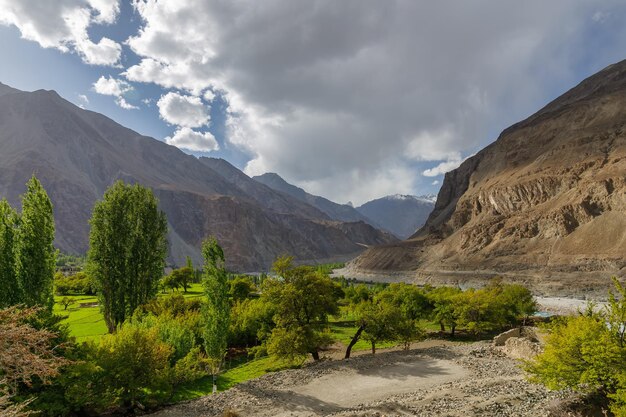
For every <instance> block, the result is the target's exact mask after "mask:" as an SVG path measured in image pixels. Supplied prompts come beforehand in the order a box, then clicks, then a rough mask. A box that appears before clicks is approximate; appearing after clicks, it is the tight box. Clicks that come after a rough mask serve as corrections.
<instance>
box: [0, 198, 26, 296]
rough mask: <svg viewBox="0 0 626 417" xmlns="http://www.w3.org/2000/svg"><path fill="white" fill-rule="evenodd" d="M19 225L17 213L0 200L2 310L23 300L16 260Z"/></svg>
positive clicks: (3, 200) (0, 290)
mask: <svg viewBox="0 0 626 417" xmlns="http://www.w3.org/2000/svg"><path fill="white" fill-rule="evenodd" d="M18 225H19V216H18V214H17V212H16V211H15V210H14V209H13V208H12V207H11V206H10V205H9V203H8V202H7V201H6V200H5V199H2V200H0V308H3V307H8V306H12V305H15V304H18V303H19V302H20V300H21V299H22V288H21V287H20V285H19V281H18V278H17V270H16V266H17V265H16V259H15V242H16V240H17V236H16V234H17V230H18Z"/></svg>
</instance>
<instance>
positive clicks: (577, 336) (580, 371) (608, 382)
mask: <svg viewBox="0 0 626 417" xmlns="http://www.w3.org/2000/svg"><path fill="white" fill-rule="evenodd" d="M613 282H614V285H615V292H613V291H611V292H610V293H609V303H608V304H607V307H606V309H605V310H604V311H594V309H593V305H590V306H589V307H588V308H587V310H586V311H585V312H584V313H581V314H580V315H579V316H575V317H565V318H561V319H559V320H557V321H556V322H555V323H554V324H553V326H552V328H551V332H550V334H549V335H548V337H547V339H546V344H545V348H544V351H543V352H542V353H541V354H540V355H538V356H537V357H536V358H535V359H534V360H532V361H529V362H527V363H526V370H527V371H528V372H529V373H530V376H531V380H533V381H535V382H541V383H543V384H544V385H546V386H547V387H548V388H550V389H563V388H571V389H575V390H578V391H582V392H595V393H599V394H601V395H604V396H606V397H608V398H609V399H610V401H611V403H610V408H611V411H612V412H613V414H614V415H615V416H616V417H626V346H624V324H625V323H624V317H625V313H624V312H625V311H626V291H625V290H624V287H623V286H622V285H621V284H620V283H619V282H618V281H617V279H613Z"/></svg>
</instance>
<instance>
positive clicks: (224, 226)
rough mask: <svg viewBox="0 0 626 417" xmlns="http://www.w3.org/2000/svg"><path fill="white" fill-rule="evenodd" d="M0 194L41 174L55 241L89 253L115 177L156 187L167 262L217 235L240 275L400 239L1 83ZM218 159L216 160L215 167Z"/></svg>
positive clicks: (195, 253)
mask: <svg viewBox="0 0 626 417" xmlns="http://www.w3.org/2000/svg"><path fill="white" fill-rule="evenodd" d="M0 149H1V150H2V152H0V196H5V197H7V198H8V200H9V201H10V202H11V203H12V204H13V205H15V206H19V195H20V194H22V193H23V192H24V190H25V183H26V181H27V180H28V178H29V177H30V176H31V175H32V174H33V173H35V174H36V175H37V176H38V178H39V179H40V180H41V182H42V183H43V185H44V187H45V188H46V190H47V191H48V193H49V195H50V198H51V200H52V202H53V204H54V209H55V218H56V227H57V238H56V241H55V244H56V246H57V247H58V248H59V249H61V250H62V251H65V252H70V253H84V252H85V251H86V250H87V247H88V232H89V226H88V219H89V218H90V216H91V210H92V207H93V205H94V203H95V201H96V200H97V199H99V198H101V197H102V195H103V193H104V191H105V190H106V188H107V187H108V186H110V185H111V184H112V183H113V182H114V181H116V180H118V179H122V180H125V181H127V182H137V183H141V184H143V185H146V186H148V187H150V188H152V189H153V190H154V192H155V194H156V196H157V197H158V198H159V200H160V206H161V208H162V209H163V210H164V211H165V213H166V214H167V217H168V221H169V236H168V239H169V243H170V260H171V261H173V262H175V263H178V264H180V263H181V262H182V261H184V257H185V256H186V255H190V256H192V258H193V259H194V261H195V262H198V261H199V260H200V252H199V247H200V244H201V242H202V240H203V239H204V238H205V237H206V236H209V235H214V236H216V237H217V239H218V240H219V241H220V243H221V244H222V246H223V247H224V250H225V253H226V255H227V265H228V267H229V268H230V269H232V270H235V271H258V270H264V269H267V267H268V266H269V265H270V264H271V262H272V260H273V259H274V258H275V257H276V256H278V255H281V254H285V253H288V254H291V255H293V256H295V258H296V259H297V260H300V261H323V260H345V259H348V258H349V257H351V256H354V255H355V254H356V253H358V252H360V251H362V250H363V248H365V247H367V246H370V245H375V244H381V243H387V242H391V241H393V240H394V238H393V237H391V236H390V235H388V234H386V233H384V232H381V231H379V230H376V229H375V228H373V227H371V226H369V225H367V224H365V223H362V222H360V223H359V222H356V223H345V222H338V221H333V220H331V219H330V218H329V217H328V216H326V215H325V214H324V213H322V212H321V211H320V210H318V209H316V208H315V207H311V206H310V205H307V204H303V203H302V202H300V201H299V200H297V199H295V198H292V197H290V196H286V195H283V194H282V193H278V192H275V191H273V190H271V189H270V188H268V187H262V186H261V185H260V184H258V183H256V182H255V181H253V180H251V179H250V178H248V177H247V176H245V174H243V173H241V172H240V171H238V170H237V169H236V168H234V167H232V166H231V165H229V164H226V163H224V162H225V161H224V162H222V163H213V164H212V163H207V162H206V161H203V160H200V159H198V158H196V157H194V156H190V155H186V154H185V153H183V152H182V151H180V150H179V149H177V148H175V147H173V146H169V145H167V144H165V143H163V142H161V141H158V140H156V139H153V138H150V137H146V136H142V135H140V134H138V133H137V132H134V131H132V130H130V129H127V128H125V127H123V126H121V125H119V124H117V123H115V122H114V121H113V120H111V119H109V118H107V117H105V116H103V115H101V114H98V113H95V112H91V111H88V110H83V109H80V108H79V107H77V106H75V105H73V104H72V103H70V102H68V101H66V100H64V99H63V98H61V97H60V96H59V95H58V94H57V93H56V92H54V91H46V90H38V91H35V92H23V91H19V90H15V89H12V88H10V87H8V86H6V85H4V84H0ZM212 165H213V166H212Z"/></svg>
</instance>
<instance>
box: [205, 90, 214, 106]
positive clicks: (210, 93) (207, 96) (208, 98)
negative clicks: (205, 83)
mask: <svg viewBox="0 0 626 417" xmlns="http://www.w3.org/2000/svg"><path fill="white" fill-rule="evenodd" d="M202 98H203V99H204V100H205V101H206V102H208V103H210V102H212V101H213V100H215V93H214V92H213V91H211V90H206V91H205V92H204V93H202Z"/></svg>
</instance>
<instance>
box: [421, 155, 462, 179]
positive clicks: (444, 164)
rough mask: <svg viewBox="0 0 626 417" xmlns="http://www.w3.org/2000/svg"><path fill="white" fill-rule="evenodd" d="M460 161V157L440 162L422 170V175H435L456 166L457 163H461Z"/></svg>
mask: <svg viewBox="0 0 626 417" xmlns="http://www.w3.org/2000/svg"><path fill="white" fill-rule="evenodd" d="M462 163H463V160H461V159H453V160H451V161H445V162H441V163H440V164H438V165H437V166H435V167H433V168H429V169H427V170H425V171H424V172H422V175H424V176H425V177H437V176H439V175H443V174H445V173H446V172H450V171H452V170H453V169H456V168H458V167H459V165H461V164H462Z"/></svg>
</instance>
